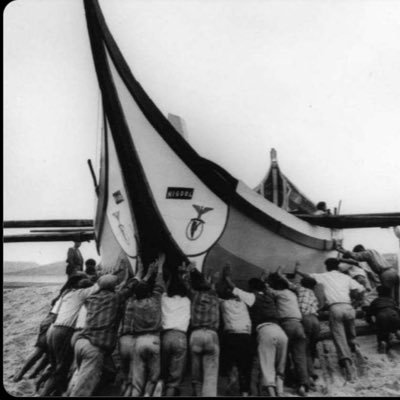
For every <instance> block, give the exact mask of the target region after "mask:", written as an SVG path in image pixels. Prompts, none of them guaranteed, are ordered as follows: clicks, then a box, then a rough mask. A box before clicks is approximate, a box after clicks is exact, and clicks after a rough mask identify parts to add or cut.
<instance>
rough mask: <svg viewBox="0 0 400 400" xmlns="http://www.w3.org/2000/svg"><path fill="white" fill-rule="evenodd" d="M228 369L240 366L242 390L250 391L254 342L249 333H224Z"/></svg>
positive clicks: (223, 340)
mask: <svg viewBox="0 0 400 400" xmlns="http://www.w3.org/2000/svg"><path fill="white" fill-rule="evenodd" d="M221 347H222V351H223V352H224V356H225V359H226V367H227V368H228V370H230V369H231V368H233V366H234V365H236V366H237V368H238V373H239V389H240V392H241V393H243V392H247V393H248V392H249V391H250V379H251V366H252V360H253V354H254V344H253V340H252V337H251V335H250V334H249V333H224V334H223V335H222V343H221Z"/></svg>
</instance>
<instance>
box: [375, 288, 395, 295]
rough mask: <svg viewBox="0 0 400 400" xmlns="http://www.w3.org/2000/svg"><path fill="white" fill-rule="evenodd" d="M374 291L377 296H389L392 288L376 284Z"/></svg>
mask: <svg viewBox="0 0 400 400" xmlns="http://www.w3.org/2000/svg"><path fill="white" fill-rule="evenodd" d="M376 291H377V293H378V296H379V297H391V293H392V290H391V289H390V288H388V287H386V286H378V287H377V288H376Z"/></svg>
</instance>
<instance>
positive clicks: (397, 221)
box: [296, 213, 400, 229]
mask: <svg viewBox="0 0 400 400" xmlns="http://www.w3.org/2000/svg"><path fill="white" fill-rule="evenodd" d="M296 217H299V218H301V219H303V220H305V221H307V222H309V223H310V224H313V225H319V226H324V227H327V228H334V229H351V228H389V227H392V226H397V225H400V213H385V214H382V213H380V214H343V215H306V214H296Z"/></svg>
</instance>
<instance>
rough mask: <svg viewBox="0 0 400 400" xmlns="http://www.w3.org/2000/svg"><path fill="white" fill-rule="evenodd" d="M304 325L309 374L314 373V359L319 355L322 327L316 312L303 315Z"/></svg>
mask: <svg viewBox="0 0 400 400" xmlns="http://www.w3.org/2000/svg"><path fill="white" fill-rule="evenodd" d="M302 322H303V327H304V332H305V334H306V337H307V348H306V353H307V368H308V374H309V376H313V375H314V360H315V359H316V358H317V357H318V352H317V343H318V337H319V332H320V330H321V327H320V325H319V320H318V317H317V316H316V315H315V314H308V315H304V316H303V321H302Z"/></svg>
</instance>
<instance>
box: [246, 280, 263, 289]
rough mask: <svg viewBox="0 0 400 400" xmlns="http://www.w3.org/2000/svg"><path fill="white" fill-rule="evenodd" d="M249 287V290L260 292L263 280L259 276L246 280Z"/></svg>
mask: <svg viewBox="0 0 400 400" xmlns="http://www.w3.org/2000/svg"><path fill="white" fill-rule="evenodd" d="M248 285H249V289H250V290H251V291H257V292H262V291H264V289H265V284H264V282H263V281H262V280H261V279H259V278H251V279H249V281H248Z"/></svg>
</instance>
